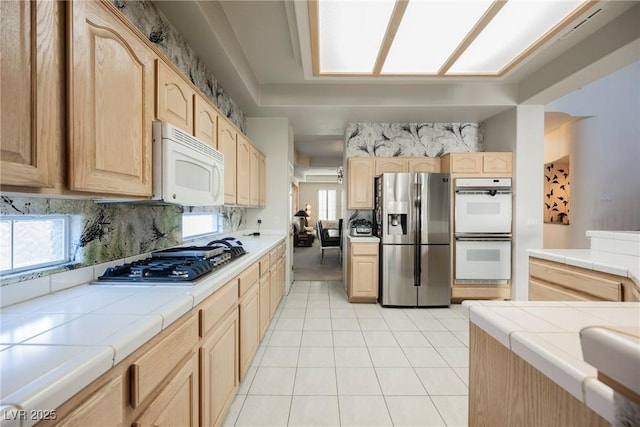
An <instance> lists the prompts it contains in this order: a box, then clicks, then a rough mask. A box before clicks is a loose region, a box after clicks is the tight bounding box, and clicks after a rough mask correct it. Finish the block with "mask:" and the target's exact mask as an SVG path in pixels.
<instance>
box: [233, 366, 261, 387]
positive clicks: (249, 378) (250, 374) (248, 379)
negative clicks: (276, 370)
mask: <svg viewBox="0 0 640 427" xmlns="http://www.w3.org/2000/svg"><path fill="white" fill-rule="evenodd" d="M256 372H258V367H257V366H250V367H249V369H247V372H246V373H245V374H244V378H243V379H242V382H241V383H240V386H239V387H238V394H247V393H249V387H251V383H252V382H253V378H254V377H255V376H256Z"/></svg>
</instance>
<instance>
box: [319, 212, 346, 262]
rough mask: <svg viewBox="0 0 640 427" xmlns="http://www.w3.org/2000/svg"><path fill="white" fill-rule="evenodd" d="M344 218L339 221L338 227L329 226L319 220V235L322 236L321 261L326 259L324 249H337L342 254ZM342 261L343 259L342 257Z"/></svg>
mask: <svg viewBox="0 0 640 427" xmlns="http://www.w3.org/2000/svg"><path fill="white" fill-rule="evenodd" d="M341 222H342V220H340V221H339V223H338V227H337V228H336V227H335V226H333V227H329V225H328V224H323V222H322V221H318V237H319V238H320V263H322V261H323V259H324V251H325V250H329V249H336V250H338V253H339V254H340V253H341V252H342V224H341ZM341 261H342V259H341Z"/></svg>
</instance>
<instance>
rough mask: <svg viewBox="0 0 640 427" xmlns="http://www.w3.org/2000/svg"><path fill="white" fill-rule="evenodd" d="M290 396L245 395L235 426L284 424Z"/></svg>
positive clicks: (286, 419) (286, 420)
mask: <svg viewBox="0 0 640 427" xmlns="http://www.w3.org/2000/svg"><path fill="white" fill-rule="evenodd" d="M290 407H291V396H247V398H246V400H245V401H244V404H243V405H242V409H241V410H240V415H239V416H238V420H237V421H236V427H276V426H286V425H287V422H288V419H289V408H290Z"/></svg>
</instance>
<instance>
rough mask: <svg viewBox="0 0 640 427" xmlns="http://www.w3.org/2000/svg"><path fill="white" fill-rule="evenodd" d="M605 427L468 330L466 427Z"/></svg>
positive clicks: (488, 339) (476, 330)
mask: <svg viewBox="0 0 640 427" xmlns="http://www.w3.org/2000/svg"><path fill="white" fill-rule="evenodd" d="M534 425H535V426H545V427H566V426H576V427H577V426H590V427H604V426H610V425H611V424H610V423H609V422H607V421H606V420H605V419H604V418H602V417H601V416H600V415H598V414H597V413H596V412H594V411H593V410H591V409H590V408H589V407H588V406H587V405H585V404H584V403H583V402H581V401H579V400H578V399H576V398H575V397H573V396H572V395H571V394H570V393H569V392H567V391H566V390H565V389H563V388H562V387H560V386H559V385H558V384H556V383H555V382H554V381H553V380H551V379H550V378H548V377H547V376H546V375H544V374H543V373H542V372H540V371H539V370H537V369H536V368H534V367H533V366H531V365H530V364H529V363H528V362H527V361H525V360H524V359H522V358H520V357H519V356H518V355H517V354H515V353H513V352H512V351H511V350H510V349H508V348H507V347H505V346H504V345H502V344H501V343H500V342H498V341H497V340H495V339H494V338H493V337H492V336H491V335H489V334H487V333H486V332H485V331H483V330H482V329H480V328H479V327H477V326H476V325H475V324H473V323H472V324H471V325H470V328H469V426H470V427H485V426H534Z"/></svg>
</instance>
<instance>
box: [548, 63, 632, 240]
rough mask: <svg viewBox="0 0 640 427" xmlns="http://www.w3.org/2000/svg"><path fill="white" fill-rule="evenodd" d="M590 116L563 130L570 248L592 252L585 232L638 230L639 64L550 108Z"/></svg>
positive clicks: (617, 72) (569, 95) (570, 95)
mask: <svg viewBox="0 0 640 427" xmlns="http://www.w3.org/2000/svg"><path fill="white" fill-rule="evenodd" d="M546 110H547V111H552V112H563V113H566V114H569V115H572V116H589V117H588V118H585V119H583V120H579V121H576V122H572V123H569V124H567V125H565V127H566V129H565V130H563V132H564V135H563V137H564V138H565V139H566V140H567V142H568V144H569V146H570V147H571V148H570V156H571V166H570V167H571V219H570V220H571V226H570V230H569V236H568V242H567V247H573V248H588V247H589V242H588V239H587V238H586V237H585V232H586V230H592V229H594V230H640V62H636V63H634V64H631V65H628V66H626V67H625V68H622V69H620V70H618V71H616V72H614V73H612V74H610V75H609V76H606V77H604V78H602V79H600V80H598V81H596V82H593V83H591V84H589V85H586V86H584V87H583V88H582V89H580V90H577V91H575V92H573V93H570V94H568V95H566V96H564V97H562V98H560V99H558V100H557V101H554V102H552V103H551V104H549V105H547V106H546Z"/></svg>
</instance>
